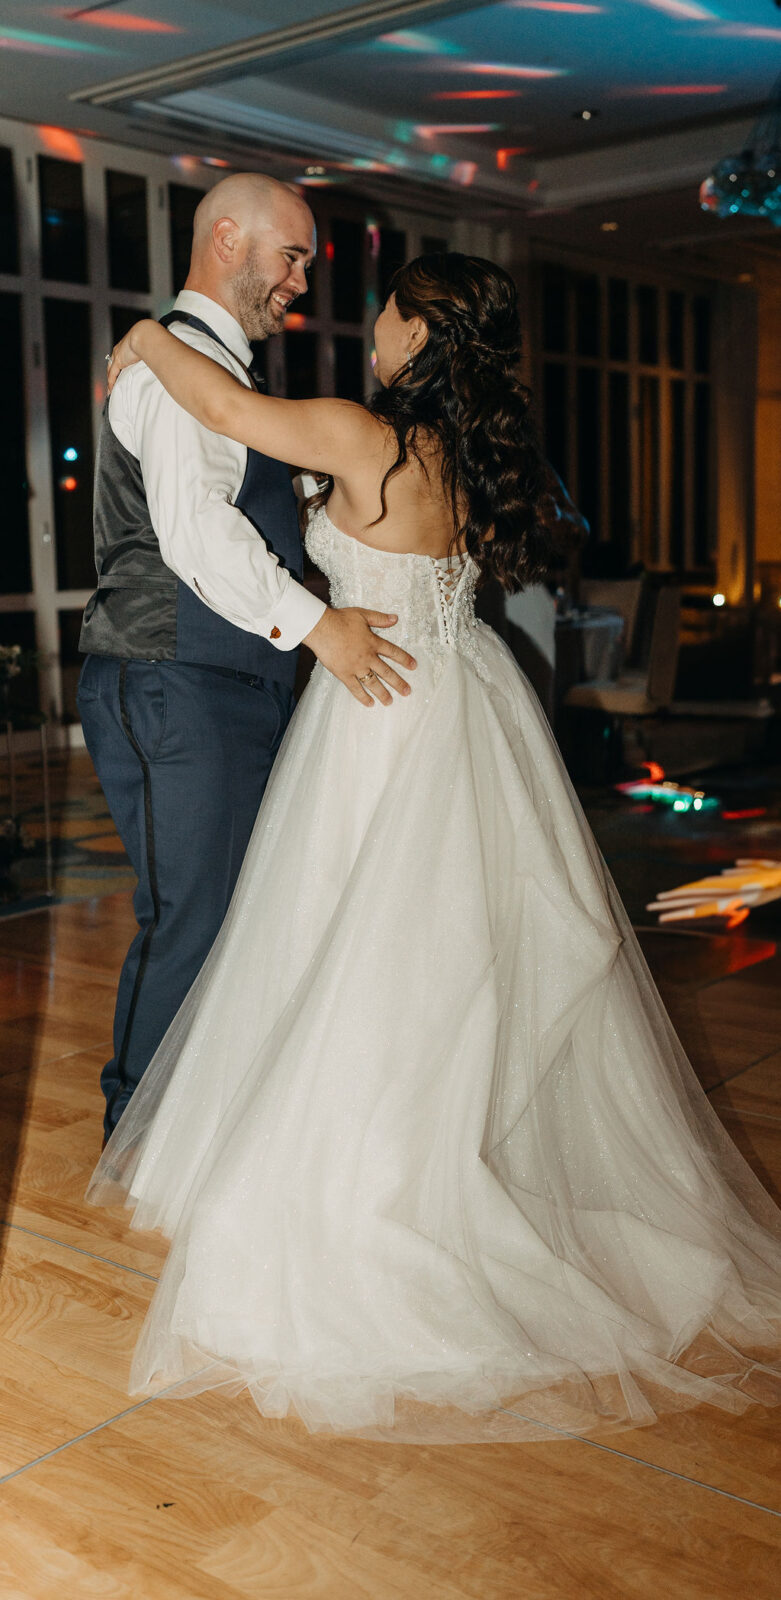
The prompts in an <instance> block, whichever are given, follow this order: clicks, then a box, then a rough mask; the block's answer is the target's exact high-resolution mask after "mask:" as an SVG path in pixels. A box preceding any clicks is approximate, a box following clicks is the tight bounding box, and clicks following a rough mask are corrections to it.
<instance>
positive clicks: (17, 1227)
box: [0, 1218, 160, 1482]
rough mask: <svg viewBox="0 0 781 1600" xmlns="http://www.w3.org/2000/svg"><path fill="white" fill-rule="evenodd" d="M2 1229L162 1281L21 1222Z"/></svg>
mask: <svg viewBox="0 0 781 1600" xmlns="http://www.w3.org/2000/svg"><path fill="white" fill-rule="evenodd" d="M0 1228H8V1229H9V1230H10V1231H13V1232H16V1233H26V1234H27V1235H28V1236H29V1238H31V1239H43V1240H44V1241H45V1243H46V1244H56V1245H59V1247H60V1249H61V1250H72V1251H73V1252H74V1254H75V1255H77V1256H87V1257H88V1258H89V1260H90V1261H102V1262H103V1264H104V1265H105V1266H107V1267H118V1268H119V1270H120V1272H132V1273H134V1274H135V1276H136V1277H137V1278H147V1279H148V1280H149V1282H150V1283H158V1282H159V1281H160V1280H159V1279H158V1278H156V1277H155V1275H154V1273H153V1272H142V1270H141V1268H140V1267H128V1266H125V1264H124V1262H122V1261H114V1260H113V1259H112V1257H111V1256H99V1255H98V1254H97V1252H96V1251H95V1250H84V1249H83V1248H82V1246H81V1245H78V1244H66V1242H65V1240H64V1239H57V1238H55V1236H54V1234H52V1233H39V1232H38V1230H37V1229H36V1228H25V1226H24V1224H23V1223H21V1222H6V1221H5V1219H4V1218H0ZM0 1482H2V1479H0Z"/></svg>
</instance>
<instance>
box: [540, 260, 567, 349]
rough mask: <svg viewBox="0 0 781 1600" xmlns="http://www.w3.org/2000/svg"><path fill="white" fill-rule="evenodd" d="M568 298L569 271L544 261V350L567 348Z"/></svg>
mask: <svg viewBox="0 0 781 1600" xmlns="http://www.w3.org/2000/svg"><path fill="white" fill-rule="evenodd" d="M568 300H569V273H567V272H566V271H565V269H564V267H557V266H555V265H554V264H553V262H551V261H546V262H545V265H544V266H543V269H542V342H543V346H544V348H545V349H546V350H553V351H561V352H564V351H565V350H566V349H567V348H568V345H569V337H568V327H567V306H568Z"/></svg>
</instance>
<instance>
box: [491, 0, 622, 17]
mask: <svg viewBox="0 0 781 1600" xmlns="http://www.w3.org/2000/svg"><path fill="white" fill-rule="evenodd" d="M510 3H511V5H512V7H513V9H514V10H515V11H566V12H567V13H568V14H569V15H570V16H576V17H593V16H596V14H597V12H601V11H604V9H605V8H604V6H586V5H579V4H577V0H510Z"/></svg>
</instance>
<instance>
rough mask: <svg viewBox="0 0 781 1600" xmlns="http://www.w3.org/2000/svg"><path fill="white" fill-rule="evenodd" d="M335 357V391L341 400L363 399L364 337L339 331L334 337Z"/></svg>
mask: <svg viewBox="0 0 781 1600" xmlns="http://www.w3.org/2000/svg"><path fill="white" fill-rule="evenodd" d="M334 358H335V372H334V383H335V391H336V393H337V394H338V396H339V398H340V400H358V401H361V400H363V398H364V389H365V384H364V377H363V339H354V338H353V337H352V336H351V335H350V334H344V333H338V334H337V335H336V338H335V339H334Z"/></svg>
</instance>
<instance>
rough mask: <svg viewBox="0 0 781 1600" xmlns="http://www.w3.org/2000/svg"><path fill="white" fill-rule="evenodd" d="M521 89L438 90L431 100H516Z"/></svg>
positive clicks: (521, 91) (521, 92)
mask: <svg viewBox="0 0 781 1600" xmlns="http://www.w3.org/2000/svg"><path fill="white" fill-rule="evenodd" d="M522 94H523V90H522V89H440V90H438V92H437V93H436V94H432V96H431V98H432V100H518V99H519V98H520V96H521V95H522Z"/></svg>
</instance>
